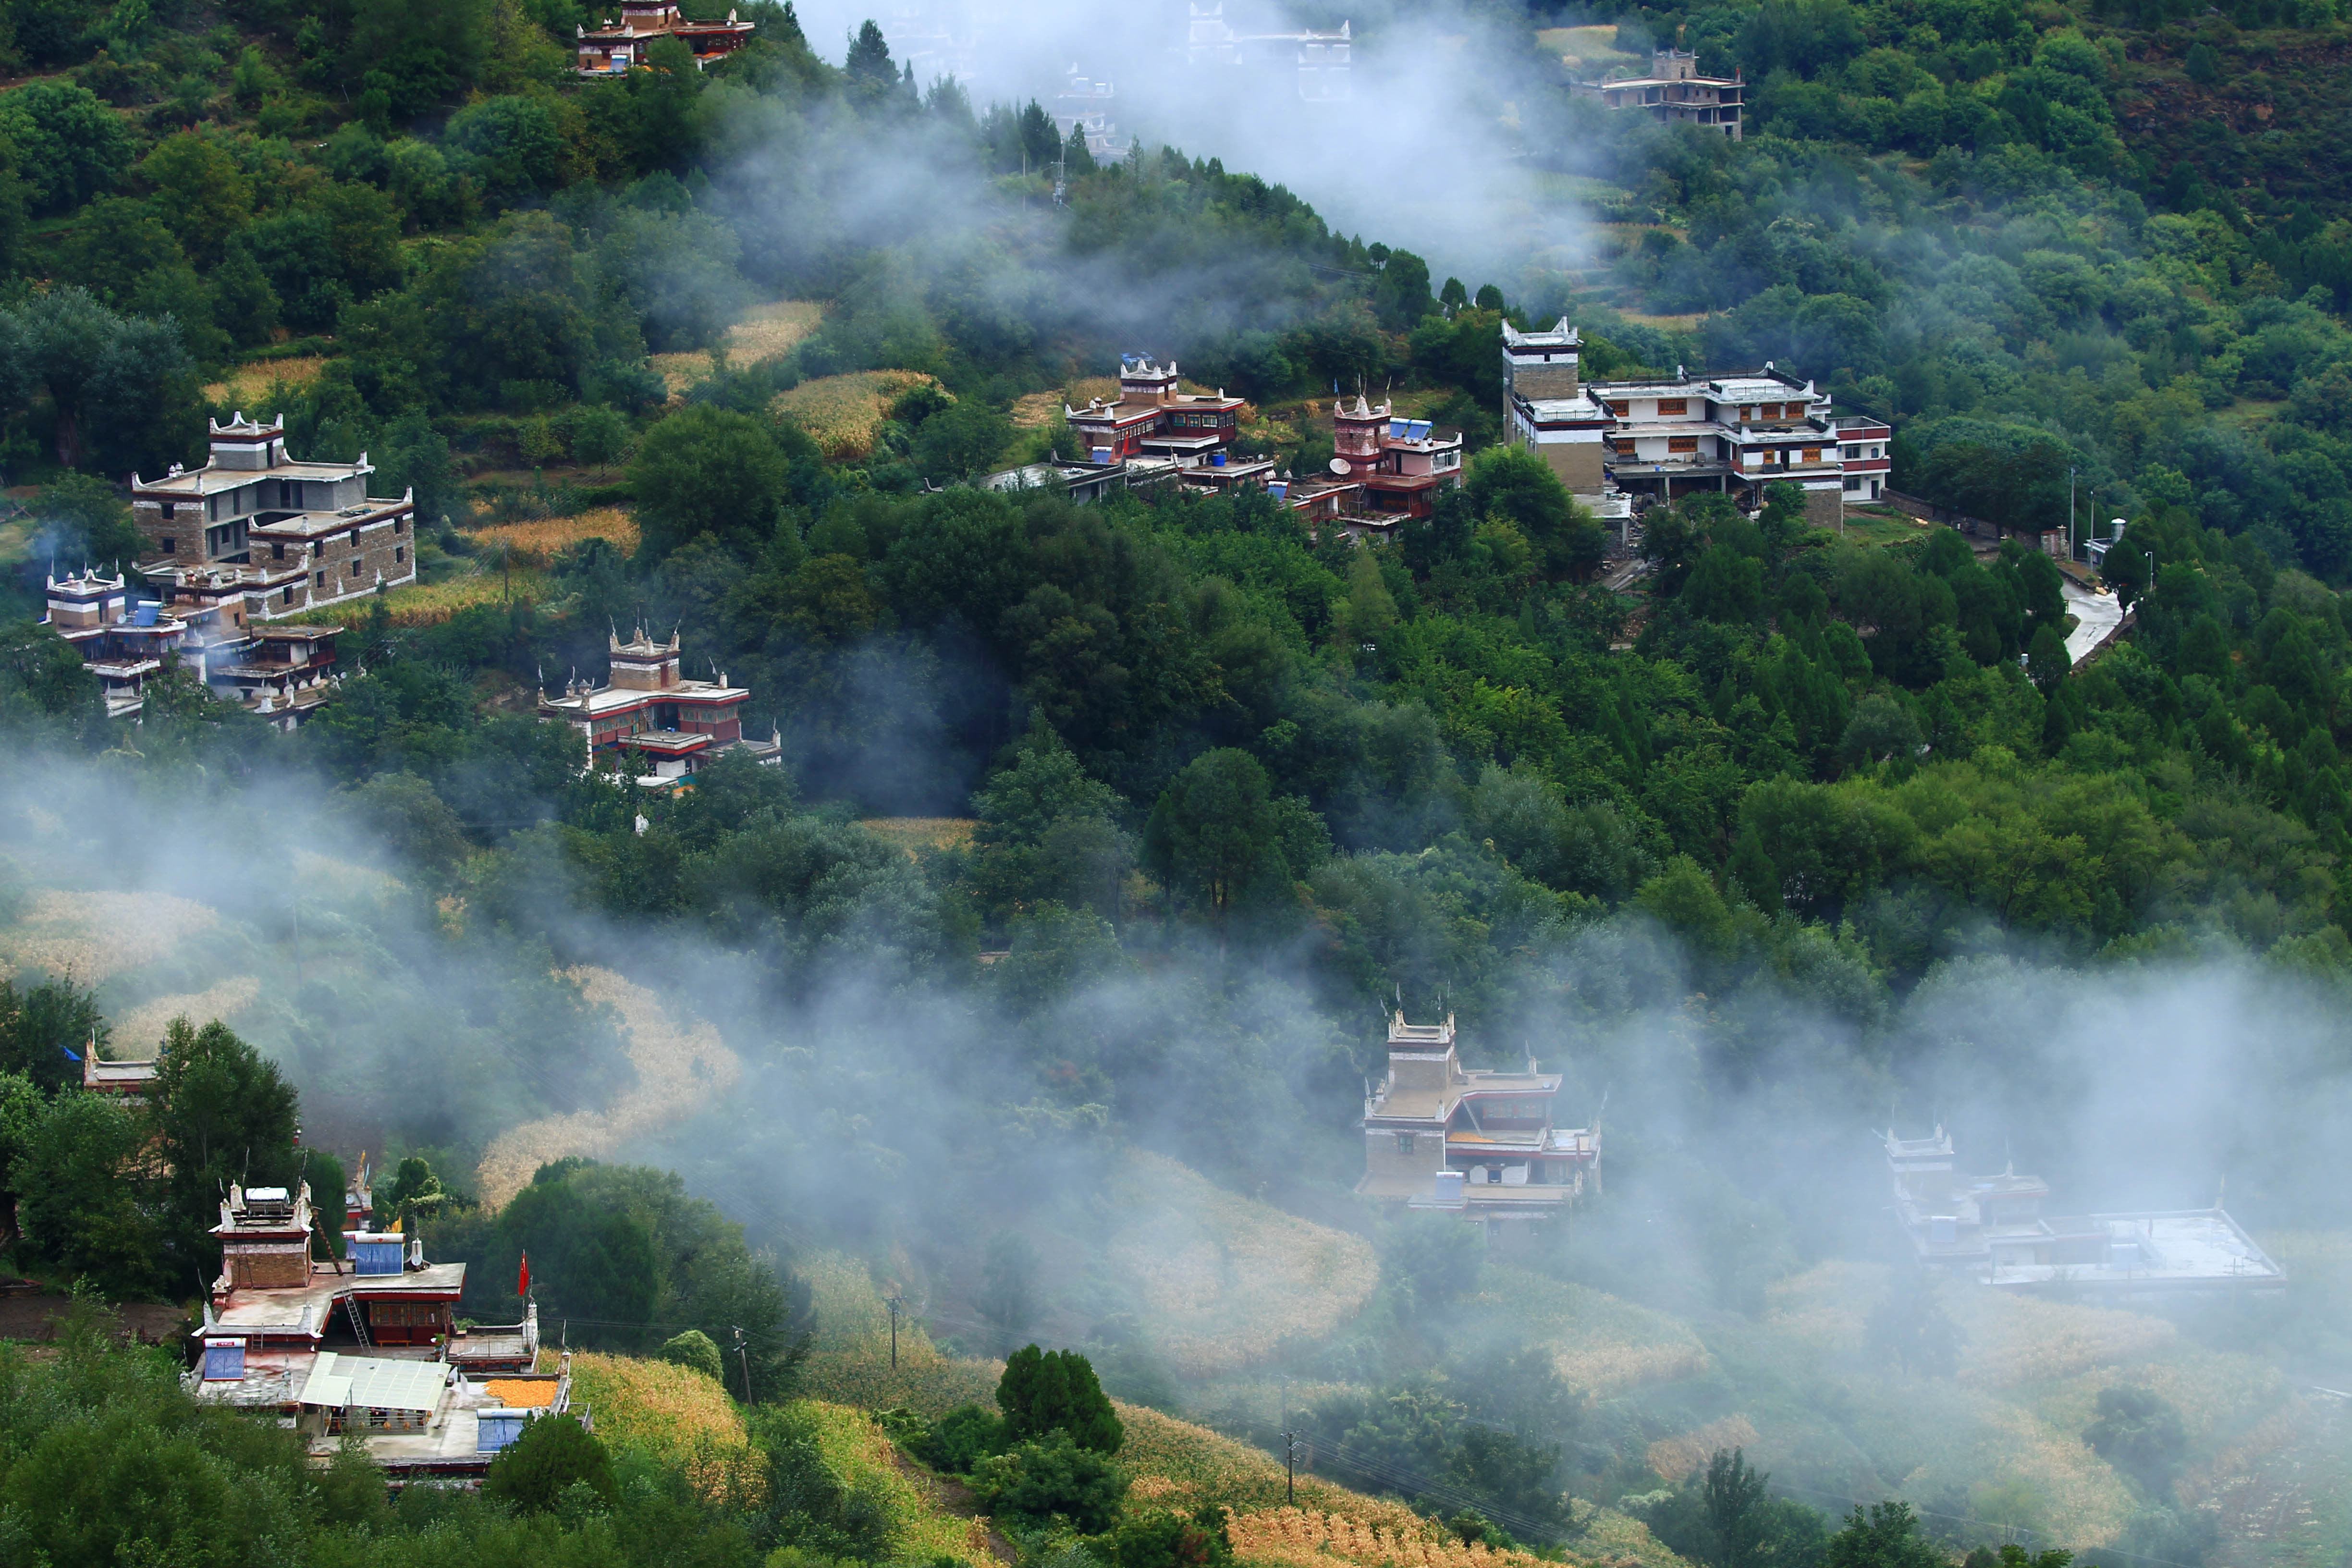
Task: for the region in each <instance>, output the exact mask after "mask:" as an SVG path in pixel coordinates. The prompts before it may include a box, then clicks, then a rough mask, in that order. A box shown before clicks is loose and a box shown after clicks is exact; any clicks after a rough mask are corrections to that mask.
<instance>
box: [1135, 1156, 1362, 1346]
mask: <svg viewBox="0 0 2352 1568" xmlns="http://www.w3.org/2000/svg"><path fill="white" fill-rule="evenodd" d="M1108 1198H1109V1200H1110V1202H1111V1203H1112V1204H1113V1205H1116V1206H1117V1208H1118V1212H1119V1213H1120V1214H1121V1215H1122V1216H1123V1219H1122V1222H1121V1225H1120V1226H1119V1230H1118V1234H1117V1235H1116V1236H1115V1237H1112V1239H1111V1242H1110V1246H1109V1248H1108V1262H1109V1264H1110V1265H1111V1268H1113V1270H1114V1271H1115V1272H1116V1273H1117V1274H1118V1276H1119V1278H1121V1279H1125V1280H1127V1281H1128V1282H1129V1286H1130V1288H1131V1289H1132V1290H1133V1292H1134V1300H1135V1303H1136V1308H1137V1311H1136V1317H1137V1320H1138V1322H1139V1325H1140V1327H1141V1328H1142V1329H1143V1331H1144V1332H1145V1334H1146V1335H1147V1336H1148V1337H1149V1338H1150V1341H1151V1344H1152V1348H1153V1349H1154V1350H1156V1351H1157V1352H1159V1353H1160V1357H1161V1359H1162V1360H1164V1361H1165V1362H1166V1363H1168V1365H1169V1367H1170V1368H1171V1370H1172V1371H1174V1372H1176V1373H1179V1374H1181V1375H1183V1376H1187V1377H1213V1376H1216V1375H1217V1374H1219V1373H1226V1372H1231V1371H1233V1370H1234V1369H1235V1368H1237V1367H1241V1366H1245V1365H1248V1364H1249V1363H1253V1362H1256V1361H1262V1360H1264V1359H1265V1357H1266V1356H1268V1355H1270V1354H1271V1353H1273V1352H1274V1350H1275V1349H1276V1346H1278V1345H1280V1344H1281V1343H1282V1342H1284V1341H1285V1340H1290V1339H1320V1338H1323V1337H1324V1336H1326V1335H1328V1334H1329V1333H1330V1332H1331V1331H1332V1330H1334V1329H1336V1328H1337V1327H1339V1324H1341V1323H1342V1322H1344V1321H1347V1320H1348V1319H1349V1318H1350V1317H1353V1316H1354V1315H1355V1313H1356V1312H1357V1310H1359V1309H1360V1308H1361V1307H1362V1306H1363V1304H1364V1302H1365V1300H1366V1299H1367V1298H1369V1297H1370V1295H1371V1293H1372V1290H1373V1288H1374V1287H1375V1286H1377V1285H1378V1284H1379V1283H1380V1268H1379V1265H1378V1264H1377V1263H1375V1262H1374V1261H1373V1258H1372V1249H1371V1246H1370V1243H1368V1242H1366V1241H1365V1240H1364V1239H1363V1238H1362V1237H1356V1236H1349V1235H1348V1234H1347V1233H1346V1232H1344V1231H1338V1230H1332V1229H1330V1228H1328V1226H1319V1225H1316V1224H1313V1223H1312V1222H1310V1221H1307V1220H1303V1219H1300V1218H1298V1217H1297V1216H1296V1215H1286V1214H1284V1213H1283V1212H1282V1211H1281V1210H1279V1209H1276V1208H1272V1207H1269V1206H1268V1205H1265V1204H1261V1203H1256V1202H1253V1201H1252V1200H1250V1199H1248V1198H1244V1197H1241V1196H1239V1195H1237V1194H1233V1193H1229V1192H1226V1191H1225V1190H1223V1188H1221V1187H1218V1186H1216V1185H1214V1184H1212V1183H1211V1182H1209V1181H1208V1180H1207V1179H1206V1178H1205V1177H1203V1176H1202V1175H1200V1174H1199V1173H1196V1172H1194V1171H1192V1170H1190V1169H1187V1168H1186V1167H1185V1166H1182V1165H1180V1164H1178V1163H1176V1162H1175V1161H1173V1160H1169V1159H1164V1158H1162V1157H1160V1155H1157V1154H1147V1153H1144V1152H1140V1151H1137V1152H1132V1153H1130V1154H1129V1156H1128V1157H1127V1158H1126V1159H1125V1161H1124V1162H1123V1163H1122V1165H1121V1170H1120V1174H1119V1176H1118V1179H1117V1180H1116V1181H1115V1182H1114V1184H1113V1185H1112V1189H1111V1191H1110V1192H1109V1194H1108Z"/></svg>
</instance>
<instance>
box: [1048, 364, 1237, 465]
mask: <svg viewBox="0 0 2352 1568" xmlns="http://www.w3.org/2000/svg"><path fill="white" fill-rule="evenodd" d="M1246 406H1247V405H1246V404H1245V403H1244V401H1243V400H1242V399H1241V398H1238V397H1228V396H1226V395H1225V394H1224V393H1223V391H1222V390H1221V391H1219V392H1217V393H1216V394H1215V395H1210V394H1208V393H1205V392H1186V391H1183V390H1182V388H1181V378H1180V377H1179V376H1178V374H1177V372H1176V365H1175V362H1174V361H1172V360H1171V361H1170V362H1169V363H1167V364H1166V365H1161V364H1160V363H1158V362H1156V361H1154V360H1153V359H1152V358H1151V357H1150V355H1149V354H1126V355H1123V356H1121V358H1120V360H1119V364H1118V397H1117V398H1116V399H1115V400H1112V401H1109V402H1106V401H1104V400H1103V399H1101V398H1099V397H1097V398H1093V399H1090V400H1088V402H1087V405H1086V406H1085V407H1084V408H1072V407H1070V406H1069V405H1063V408H1062V416H1063V417H1064V418H1065V419H1066V420H1068V421H1069V425H1070V430H1071V433H1072V434H1074V435H1075V436H1076V437H1077V438H1078V442H1079V446H1080V448H1081V451H1082V453H1083V454H1084V456H1085V457H1086V458H1087V460H1088V461H1091V462H1094V463H1097V464H1104V463H1123V462H1127V461H1129V460H1131V459H1134V458H1146V457H1150V458H1167V459H1169V460H1171V461H1172V462H1174V463H1175V464H1176V465H1177V466H1178V467H1179V468H1184V469H1191V468H1209V467H1212V466H1215V467H1221V468H1222V467H1227V466H1229V464H1228V463H1227V461H1226V452H1225V449H1226V448H1227V447H1230V446H1232V445H1233V442H1234V437H1236V436H1238V435H1240V434H1241V419H1242V410H1243V409H1244V407H1246Z"/></svg>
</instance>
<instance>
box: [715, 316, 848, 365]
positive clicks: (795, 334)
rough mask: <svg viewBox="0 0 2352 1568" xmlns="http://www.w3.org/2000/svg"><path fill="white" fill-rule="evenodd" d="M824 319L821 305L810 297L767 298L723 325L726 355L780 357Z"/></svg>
mask: <svg viewBox="0 0 2352 1568" xmlns="http://www.w3.org/2000/svg"><path fill="white" fill-rule="evenodd" d="M823 323H824V305H822V304H820V303H819V302H818V301H816V300H770V301H768V302H767V303H766V304H764V305H754V306H752V307H751V309H750V310H746V311H744V312H743V319H742V320H741V321H738V322H736V323H735V324H734V325H733V326H731V327H730V328H728V329H727V357H728V358H730V359H731V360H740V361H741V362H742V363H745V364H765V363H768V362H769V361H771V360H779V359H782V358H783V357H784V356H785V355H786V354H788V353H792V352H793V350H794V349H796V348H798V347H799V346H800V344H801V340H802V339H803V338H805V337H807V336H808V335H809V334H810V333H811V332H814V331H816V330H817V328H818V327H819V326H820V325H822V324H823Z"/></svg>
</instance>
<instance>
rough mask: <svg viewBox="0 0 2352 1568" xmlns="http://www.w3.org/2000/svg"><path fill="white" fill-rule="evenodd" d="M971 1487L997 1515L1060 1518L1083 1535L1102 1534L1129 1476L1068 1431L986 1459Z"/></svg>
mask: <svg viewBox="0 0 2352 1568" xmlns="http://www.w3.org/2000/svg"><path fill="white" fill-rule="evenodd" d="M972 1491H973V1493H974V1494H975V1495H976V1496H977V1497H978V1498H979V1499H980V1500H981V1503H982V1506H983V1507H985V1508H986V1509H987V1510H988V1511H989V1512H990V1513H991V1514H992V1515H993V1516H995V1517H996V1518H998V1519H1006V1520H1012V1521H1015V1522H1018V1523H1022V1524H1030V1525H1044V1524H1048V1523H1051V1522H1052V1521H1055V1520H1061V1521H1065V1522H1066V1523H1067V1524H1068V1525H1069V1527H1070V1528H1071V1529H1073V1530H1076V1531H1079V1532H1080V1533H1081V1534H1086V1535H1098V1534H1100V1533H1101V1532H1103V1531H1106V1530H1108V1529H1109V1528H1110V1527H1111V1524H1112V1522H1113V1521H1116V1520H1117V1519H1118V1505H1119V1503H1120V1501H1121V1500H1124V1499H1125V1498H1126V1496H1127V1477H1126V1475H1125V1474H1124V1473H1123V1472H1121V1471H1120V1469H1119V1468H1118V1466H1116V1465H1114V1464H1112V1463H1111V1462H1110V1461H1109V1460H1108V1459H1107V1458H1104V1457H1103V1456H1102V1455H1100V1454H1098V1453H1096V1452H1095V1451H1094V1450H1092V1449H1089V1448H1082V1447H1078V1445H1077V1444H1076V1442H1074V1441H1072V1440H1071V1437H1070V1435H1069V1434H1068V1433H1067V1432H1055V1433H1054V1434H1053V1435H1052V1436H1046V1437H1033V1438H1031V1439H1030V1440H1029V1441H1027V1442H1025V1443H1022V1444H1019V1445H1018V1446H1016V1447H1013V1449H1011V1450H1010V1451H1009V1452H1006V1453H1003V1454H999V1455H997V1456H995V1457H994V1458H988V1459H983V1460H982V1461H981V1462H980V1464H979V1465H978V1466H977V1467H976V1468H974V1469H973V1471H972Z"/></svg>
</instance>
